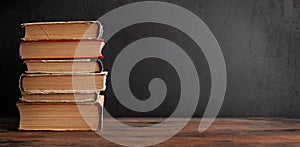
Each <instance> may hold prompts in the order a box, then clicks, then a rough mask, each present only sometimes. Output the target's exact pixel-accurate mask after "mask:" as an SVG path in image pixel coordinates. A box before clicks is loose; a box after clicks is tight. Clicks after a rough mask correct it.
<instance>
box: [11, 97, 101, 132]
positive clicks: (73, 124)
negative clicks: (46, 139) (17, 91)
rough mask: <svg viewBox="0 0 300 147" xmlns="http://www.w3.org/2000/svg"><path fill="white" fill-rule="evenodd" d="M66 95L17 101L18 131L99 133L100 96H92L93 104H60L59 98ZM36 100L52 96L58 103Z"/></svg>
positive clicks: (63, 102)
mask: <svg viewBox="0 0 300 147" xmlns="http://www.w3.org/2000/svg"><path fill="white" fill-rule="evenodd" d="M66 95H69V97H72V95H71V94H70V93H69V94H52V95H51V94H37V95H31V94H28V95H24V99H23V98H22V99H20V101H19V102H18V103H17V107H18V109H19V111H20V125H19V129H20V130H55V131H66V130H102V123H103V104H104V96H102V95H99V93H97V92H96V93H95V94H94V96H95V98H94V99H95V100H94V101H84V100H83V101H80V100H79V101H75V100H74V101H69V100H68V101H64V100H62V99H61V97H62V96H66ZM74 95H75V94H74ZM78 95H79V97H80V95H81V94H80V93H79V94H78ZM82 95H83V94H82ZM90 95H93V94H90ZM38 96H46V97H47V96H52V97H54V98H55V97H56V98H60V99H56V100H54V101H51V99H50V100H49V99H48V100H45V101H43V100H38V99H36V98H37V97H38ZM26 98H27V99H26ZM30 98H31V100H30ZM32 98H33V99H32ZM57 100H58V101H57ZM55 101H56V102H55Z"/></svg>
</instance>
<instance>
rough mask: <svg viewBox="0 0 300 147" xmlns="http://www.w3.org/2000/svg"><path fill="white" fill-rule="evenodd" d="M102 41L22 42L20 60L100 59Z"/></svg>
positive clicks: (60, 40)
mask: <svg viewBox="0 0 300 147" xmlns="http://www.w3.org/2000/svg"><path fill="white" fill-rule="evenodd" d="M104 45H105V43H104V40H103V39H59V40H30V41H28V40H27V41H26V40H22V41H21V44H20V57H21V59H22V60H37V59H41V60H45V59H74V58H100V59H101V58H102V54H101V51H102V48H103V47H104Z"/></svg>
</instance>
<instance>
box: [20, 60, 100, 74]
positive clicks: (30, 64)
mask: <svg viewBox="0 0 300 147" xmlns="http://www.w3.org/2000/svg"><path fill="white" fill-rule="evenodd" d="M24 63H25V65H26V67H27V70H26V71H25V72H26V73H71V72H73V73H74V72H82V73H85V72H87V73H93V72H101V71H102V63H101V61H100V60H99V59H96V60H95V59H79V60H26V61H24Z"/></svg>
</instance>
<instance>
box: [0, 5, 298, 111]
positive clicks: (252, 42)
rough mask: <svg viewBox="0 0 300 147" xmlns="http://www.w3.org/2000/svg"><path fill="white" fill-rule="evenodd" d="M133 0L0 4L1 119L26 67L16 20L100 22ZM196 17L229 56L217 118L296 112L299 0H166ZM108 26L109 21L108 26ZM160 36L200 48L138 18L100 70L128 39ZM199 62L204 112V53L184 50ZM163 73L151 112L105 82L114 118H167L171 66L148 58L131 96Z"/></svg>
mask: <svg viewBox="0 0 300 147" xmlns="http://www.w3.org/2000/svg"><path fill="white" fill-rule="evenodd" d="M132 2H135V1H134V0H119V1H117V0H109V1H107V0H85V1H80V0H69V1H67V0H60V1H51V0H43V1H36V0H27V1H25V0H20V1H17V0H15V1H9V2H6V3H4V2H3V3H2V4H1V6H0V7H1V9H0V11H1V13H0V16H1V19H2V21H1V23H0V28H1V32H0V34H1V35H0V37H1V38H0V39H1V41H0V49H1V57H0V73H1V76H0V85H1V87H0V117H5V116H18V110H17V108H16V106H15V103H16V101H17V100H18V99H19V97H20V91H19V89H18V80H19V76H20V74H21V73H22V72H23V71H24V67H23V65H22V62H21V61H20V59H19V58H18V56H19V54H18V46H19V42H20V41H19V40H20V38H21V36H22V29H21V28H20V24H21V23H24V22H36V21H66V20H68V21H71V20H97V19H98V18H99V17H100V16H102V15H103V14H105V13H106V12H109V11H110V10H112V9H114V8H116V7H119V6H122V5H125V4H128V3H132ZM167 2H170V3H173V4H177V5H179V6H181V7H184V8H186V9H188V10H190V11H192V12H193V13H195V14H196V15H197V16H199V17H200V18H201V19H202V20H203V21H204V22H205V23H206V24H207V25H208V26H209V28H210V29H211V31H212V32H213V33H214V35H215V37H216V39H217V40H218V42H219V44H220V46H221V48H222V51H223V54H224V58H225V62H226V68H227V76H228V79H227V80H228V83H227V91H226V97H225V100H224V103H223V106H222V108H221V111H220V114H219V116H222V117H229V116H230V117H249V116H286V117H299V116H300V107H299V106H300V99H299V90H300V84H299V83H300V70H299V69H300V58H299V57H300V2H299V1H297V0H275V1H274V0H265V1H260V0H249V1H237V0H226V1H224V0H189V1H186V0H173V1H171V0H169V1H167ZM105 27H109V26H105ZM149 36H154V37H162V38H166V39H169V40H171V41H173V42H176V43H177V44H179V45H180V46H181V47H182V48H192V49H193V50H200V48H199V47H197V45H196V44H195V43H194V42H192V41H191V39H190V38H189V37H188V36H187V35H186V34H184V33H183V32H181V31H180V30H177V29H175V28H172V27H168V26H166V25H162V24H155V23H143V24H136V25H133V26H130V27H127V28H125V29H123V30H121V31H120V32H118V33H117V34H116V35H115V36H113V38H112V39H111V40H109V41H108V42H107V45H106V47H105V48H104V51H103V54H104V56H105V59H104V60H103V62H104V64H105V68H106V69H107V70H108V71H109V70H111V66H112V62H113V61H114V58H115V57H116V55H118V53H119V52H120V51H121V50H122V48H124V47H125V46H126V45H127V44H129V43H131V42H133V41H135V40H137V39H139V38H143V37H149ZM188 54H189V55H190V57H191V58H192V59H193V60H195V61H196V63H199V64H197V67H196V69H197V71H198V73H199V77H200V81H201V82H200V83H201V96H200V99H199V104H198V107H197V111H196V112H195V116H201V115H202V114H203V112H204V110H205V108H206V105H207V102H208V97H209V95H210V92H209V91H210V86H211V84H210V82H211V79H210V78H211V77H210V72H209V68H208V64H207V61H206V60H205V58H204V56H203V55H201V56H196V55H193V52H190V53H188ZM155 77H160V78H162V79H163V80H164V81H165V82H166V84H167V87H168V93H167V97H166V99H165V101H164V102H163V103H162V104H161V105H160V106H159V107H158V108H157V109H155V110H153V111H151V112H146V113H138V112H133V111H130V110H128V109H127V108H126V107H124V106H122V105H121V104H120V103H119V102H118V101H117V99H116V98H115V96H114V93H113V91H112V89H111V84H110V80H108V89H107V91H106V92H105V93H104V94H105V95H106V103H105V107H106V108H107V110H108V111H109V112H110V113H111V114H112V115H113V116H168V115H170V114H171V113H172V111H173V110H174V109H175V108H176V106H177V103H178V97H179V94H180V82H178V76H177V75H176V71H175V70H174V68H173V67H172V66H171V65H170V64H168V63H167V62H164V61H163V60H160V59H155V58H153V59H146V60H143V61H142V62H140V63H139V64H137V65H136V66H135V67H134V68H133V70H132V72H131V75H130V86H131V90H132V92H133V94H134V95H135V96H136V97H138V98H139V99H144V98H146V97H148V96H149V91H148V90H147V88H148V82H149V80H151V79H152V78H155Z"/></svg>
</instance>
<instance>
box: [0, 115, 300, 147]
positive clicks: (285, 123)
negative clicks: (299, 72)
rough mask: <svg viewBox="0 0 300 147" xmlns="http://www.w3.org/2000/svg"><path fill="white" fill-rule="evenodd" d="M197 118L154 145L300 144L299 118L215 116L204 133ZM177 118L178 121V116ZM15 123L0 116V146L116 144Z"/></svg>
mask: <svg viewBox="0 0 300 147" xmlns="http://www.w3.org/2000/svg"><path fill="white" fill-rule="evenodd" d="M162 120H164V119H163V118H121V119H120V121H122V122H124V123H127V124H129V125H132V126H139V127H143V126H148V125H149V124H155V123H157V122H161V121H162ZM200 120H201V119H200V118H193V119H192V120H191V121H190V122H189V123H188V125H187V126H186V127H185V128H184V129H183V130H181V131H180V132H179V133H178V134H177V135H175V136H174V137H172V138H171V139H169V140H167V141H165V142H163V143H160V144H158V145H156V146H300V119H285V118H218V119H216V120H215V122H214V123H213V125H212V126H211V127H210V128H209V129H208V130H207V131H205V132H204V133H199V132H198V126H199V122H200ZM109 121H110V120H106V123H105V124H104V128H108V127H111V126H113V127H114V125H116V124H114V123H107V122H109ZM176 121H181V120H180V119H178V118H177V119H175V122H176ZM17 125H18V119H17V118H1V119H0V146H18V145H26V146H35V145H36V146H46V145H51V146H53V145H62V146H70V145H75V146H87V145H93V146H118V145H116V144H114V143H111V142H109V141H107V140H105V139H103V138H101V137H100V136H99V135H97V134H96V133H95V132H93V131H67V132H53V131H18V130H17ZM104 131H108V133H109V131H112V134H116V133H118V132H113V130H105V129H104ZM149 131H150V132H151V130H149ZM119 133H122V132H119ZM155 133H157V132H154V134H155ZM153 139H155V136H154V138H153Z"/></svg>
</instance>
